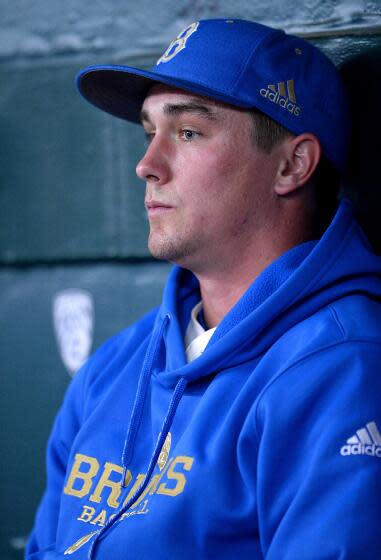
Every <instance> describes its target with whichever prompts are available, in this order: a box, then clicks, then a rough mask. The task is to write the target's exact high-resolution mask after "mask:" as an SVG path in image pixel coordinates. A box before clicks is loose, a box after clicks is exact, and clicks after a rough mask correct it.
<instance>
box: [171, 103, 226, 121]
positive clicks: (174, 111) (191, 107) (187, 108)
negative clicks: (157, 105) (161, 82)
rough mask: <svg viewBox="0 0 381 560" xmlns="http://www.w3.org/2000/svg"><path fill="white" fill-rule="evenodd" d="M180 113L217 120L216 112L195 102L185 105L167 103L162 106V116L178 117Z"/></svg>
mask: <svg viewBox="0 0 381 560" xmlns="http://www.w3.org/2000/svg"><path fill="white" fill-rule="evenodd" d="M182 113H194V114H196V115H199V116H201V117H206V118H207V119H211V120H215V119H216V118H217V114H216V111H214V110H213V108H212V107H209V106H208V105H204V104H203V103H199V102H197V101H188V102H187V103H167V104H166V105H164V114H166V115H171V116H178V115H181V114H182Z"/></svg>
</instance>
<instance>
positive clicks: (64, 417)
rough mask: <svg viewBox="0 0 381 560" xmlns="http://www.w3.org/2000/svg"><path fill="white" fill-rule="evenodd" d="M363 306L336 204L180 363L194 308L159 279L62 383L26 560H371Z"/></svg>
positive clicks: (357, 267) (374, 545) (377, 535)
mask: <svg viewBox="0 0 381 560" xmlns="http://www.w3.org/2000/svg"><path fill="white" fill-rule="evenodd" d="M380 295H381V259H380V258H379V257H376V256H375V255H374V254H373V253H372V251H371V249H370V247H369V245H368V242H367V240H366V239H365V237H364V236H363V234H362V232H361V230H360V228H359V226H358V225H357V223H356V222H355V220H354V219H353V216H352V209H351V206H350V204H349V203H348V202H346V201H344V202H342V203H341V204H340V207H339V210H338V212H337V214H336V216H335V218H334V220H333V222H332V224H331V225H330V227H329V228H328V229H327V231H326V232H325V234H324V235H323V237H322V238H321V239H320V240H319V241H312V242H307V243H304V244H302V245H300V246H298V247H295V248H294V249H292V250H290V251H288V252H287V253H285V254H284V255H283V256H281V257H280V258H279V259H277V260H276V261H275V262H273V263H272V264H271V265H270V266H269V267H268V268H267V269H266V270H265V271H264V272H263V273H262V274H261V275H260V276H259V277H258V278H257V279H256V280H255V282H254V283H253V284H252V286H251V287H250V288H249V289H248V291H247V292H246V293H245V294H244V295H243V297H242V298H241V299H240V300H239V301H238V302H237V304H236V305H235V307H234V308H233V309H232V310H231V311H230V312H229V313H228V314H227V315H226V316H225V318H224V319H223V320H222V322H221V323H220V324H219V325H218V328H217V329H216V331H215V333H214V335H213V337H212V339H211V340H210V342H209V344H208V346H207V348H206V350H205V352H204V353H203V354H202V355H201V356H200V357H199V358H197V359H196V360H194V361H193V362H191V363H189V364H187V363H186V358H185V352H184V343H183V339H184V331H185V329H186V326H187V323H188V321H189V316H190V311H191V309H192V308H193V306H194V305H195V304H196V303H197V302H198V301H199V299H200V294H199V287H198V283H197V280H196V279H195V277H194V276H193V275H192V274H191V273H190V272H188V271H185V270H183V269H180V268H178V267H175V268H174V269H173V271H172V273H171V275H170V277H169V280H168V283H167V286H166V289H165V292H164V297H163V303H162V305H161V307H160V308H159V309H156V310H154V311H152V312H151V313H149V314H148V315H146V316H145V317H144V318H143V319H142V320H141V321H139V322H138V323H137V324H135V325H133V326H132V327H130V328H129V329H127V330H126V331H124V332H122V333H121V334H119V335H118V336H116V337H114V338H113V339H111V340H110V341H109V342H107V343H106V344H105V345H104V346H102V347H101V348H100V349H99V350H98V352H96V353H95V354H94V356H93V357H92V358H91V359H90V360H89V362H88V363H87V364H86V365H85V366H84V367H83V368H82V370H81V371H80V372H79V373H78V374H77V375H76V377H75V378H74V380H73V382H72V384H71V386H70V388H69V390H68V393H67V395H66V398H65V401H64V404H63V406H62V409H61V411H60V413H59V415H58V417H57V419H56V422H55V425H54V429H53V432H52V435H51V438H50V442H49V446H48V458H47V465H48V483H47V489H46V492H45V495H44V497H43V500H42V502H41V505H40V508H39V510H38V513H37V517H36V523H35V528H34V531H33V533H32V536H31V538H30V540H29V544H28V551H27V558H28V559H29V560H32V559H33V560H37V559H38V560H53V559H61V558H62V559H66V558H70V557H72V558H73V560H85V559H102V560H127V559H129V558H131V559H134V560H151V559H152V558H154V557H159V558H160V559H161V560H173V559H177V558H178V559H181V560H191V559H192V560H194V559H195V558H203V559H204V558H205V559H208V560H209V559H214V558H215V559H219V560H224V559H229V560H231V559H232V558H234V557H235V556H237V557H239V558H240V559H248V560H249V559H250V560H256V559H258V560H259V559H262V558H266V560H296V559H297V560H312V559H316V560H317V559H319V560H328V559H330V560H332V559H341V560H343V559H359V558H361V559H365V560H366V559H369V560H370V559H372V560H375V559H378V558H381V483H380V480H381V435H380V432H379V430H378V428H381V404H380V395H381V375H380V371H379V367H380V366H379V364H380V362H381V305H380ZM71 555H72V556H71Z"/></svg>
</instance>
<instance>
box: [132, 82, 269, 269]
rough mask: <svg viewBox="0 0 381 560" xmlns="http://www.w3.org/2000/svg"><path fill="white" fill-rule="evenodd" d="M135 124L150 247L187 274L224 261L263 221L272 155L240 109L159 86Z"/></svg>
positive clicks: (237, 255)
mask: <svg viewBox="0 0 381 560" xmlns="http://www.w3.org/2000/svg"><path fill="white" fill-rule="evenodd" d="M142 123H143V126H144V129H145V131H146V134H147V138H148V147H147V151H146V154H145V155H144V157H143V159H142V160H141V161H140V162H139V164H138V166H137V174H138V176H139V177H140V178H141V179H143V180H145V182H146V198H145V205H146V209H147V213H148V219H149V224H150V234H149V241H148V246H149V249H150V251H151V253H152V254H153V255H154V256H155V257H157V258H159V259H166V260H169V261H171V262H176V263H178V264H180V265H181V266H183V267H185V268H189V269H191V270H193V271H194V272H195V273H197V272H202V271H205V270H207V269H208V267H209V269H210V268H211V267H213V268H215V269H218V268H221V267H222V268H223V267H226V266H231V265H232V263H233V262H234V260H237V259H239V258H240V253H241V252H242V251H245V250H247V247H248V246H249V245H250V243H252V242H253V236H255V235H256V233H258V232H260V231H261V230H262V229H263V228H265V227H266V215H267V214H268V212H269V211H270V209H271V204H273V203H274V194H273V189H272V185H273V182H274V178H275V175H276V163H277V160H276V157H277V156H276V154H273V153H272V154H265V153H263V152H261V151H259V150H258V148H256V147H255V146H254V144H253V141H252V137H251V135H252V127H253V121H252V118H251V117H250V115H249V114H248V113H247V112H245V111H241V110H239V109H234V108H232V107H230V106H227V105H225V104H222V103H217V102H214V101H213V100H208V99H206V98H204V97H200V96H197V95H193V94H191V93H187V92H184V91H182V90H177V89H174V88H169V87H166V86H162V85H157V86H154V87H153V88H152V89H151V90H150V92H149V94H148V95H147V97H146V99H145V102H144V105H143V110H142Z"/></svg>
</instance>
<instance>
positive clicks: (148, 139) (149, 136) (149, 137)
mask: <svg viewBox="0 0 381 560" xmlns="http://www.w3.org/2000/svg"><path fill="white" fill-rule="evenodd" d="M144 136H145V140H146V144H150V143H151V142H152V140H153V137H154V136H155V133H154V132H145V133H144Z"/></svg>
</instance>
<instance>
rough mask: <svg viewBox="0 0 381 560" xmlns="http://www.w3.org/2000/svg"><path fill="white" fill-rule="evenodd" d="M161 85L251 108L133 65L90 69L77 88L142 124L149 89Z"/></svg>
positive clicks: (79, 78)
mask: <svg viewBox="0 0 381 560" xmlns="http://www.w3.org/2000/svg"><path fill="white" fill-rule="evenodd" d="M157 83H161V84H166V85H169V86H172V87H176V88H180V89H184V90H186V91H190V92H192V93H196V94H198V95H203V96H205V97H210V98H212V99H217V100H219V101H222V102H225V103H230V104H232V105H235V106H239V107H245V108H249V105H246V104H245V103H241V104H239V105H238V104H237V99H235V98H233V97H230V96H228V95H226V94H224V93H223V92H219V91H217V90H213V91H211V90H210V88H206V87H205V86H202V85H201V84H197V83H195V82H188V81H186V80H180V79H179V78H175V77H173V76H166V75H164V74H158V73H155V72H150V71H148V70H147V71H146V70H140V69H139V68H133V67H130V66H117V65H107V66H99V65H98V66H89V67H88V68H85V69H84V70H82V71H81V72H80V73H79V74H78V76H77V87H78V90H79V92H80V93H81V95H82V96H83V97H84V98H85V99H86V100H87V101H89V102H90V103H92V104H93V105H95V106H96V107H98V108H99V109H102V110H103V111H106V112H107V113H110V114H111V115H114V116H115V117H119V118H121V119H125V120H128V121H131V122H135V123H139V122H140V112H141V108H142V105H143V102H144V99H145V97H146V95H147V93H148V90H149V89H150V88H151V87H152V85H154V84H157Z"/></svg>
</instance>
